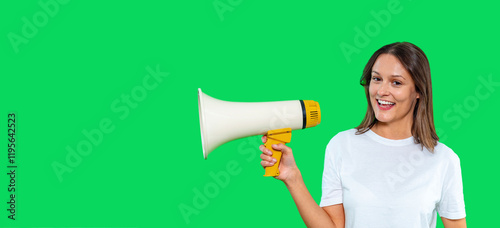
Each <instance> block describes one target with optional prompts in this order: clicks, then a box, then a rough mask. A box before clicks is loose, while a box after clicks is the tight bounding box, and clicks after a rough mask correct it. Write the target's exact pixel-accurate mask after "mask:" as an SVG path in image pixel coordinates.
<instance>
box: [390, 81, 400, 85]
mask: <svg viewBox="0 0 500 228" xmlns="http://www.w3.org/2000/svg"><path fill="white" fill-rule="evenodd" d="M392 84H394V85H396V86H400V85H402V83H401V82H400V81H393V82H392Z"/></svg>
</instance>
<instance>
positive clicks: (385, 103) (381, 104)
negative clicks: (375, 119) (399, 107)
mask: <svg viewBox="0 0 500 228" xmlns="http://www.w3.org/2000/svg"><path fill="white" fill-rule="evenodd" d="M377 105H378V108H379V109H380V110H389V109H391V108H392V107H394V105H396V103H394V102H390V101H384V100H379V99H377Z"/></svg>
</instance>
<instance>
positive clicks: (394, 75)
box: [372, 70, 406, 80]
mask: <svg viewBox="0 0 500 228" xmlns="http://www.w3.org/2000/svg"><path fill="white" fill-rule="evenodd" d="M372 73H375V74H378V75H380V73H379V72H377V71H374V70H373V71H372ZM391 76H392V77H400V78H403V79H404V80H406V78H405V77H403V75H399V74H393V75H391Z"/></svg>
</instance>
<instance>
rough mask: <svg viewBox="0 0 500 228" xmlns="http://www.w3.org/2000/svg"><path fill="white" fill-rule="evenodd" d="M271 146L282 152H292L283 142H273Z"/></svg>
mask: <svg viewBox="0 0 500 228" xmlns="http://www.w3.org/2000/svg"><path fill="white" fill-rule="evenodd" d="M272 147H273V149H275V150H280V151H281V152H282V153H283V154H292V149H291V148H290V147H288V146H285V144H283V143H280V144H273V145H272Z"/></svg>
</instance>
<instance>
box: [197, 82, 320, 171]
mask: <svg viewBox="0 0 500 228" xmlns="http://www.w3.org/2000/svg"><path fill="white" fill-rule="evenodd" d="M198 111H199V115H200V130H201V144H202V147H203V157H204V158H205V159H207V156H208V154H210V153H211V152H212V151H213V150H214V149H215V148H217V147H218V146H220V145H222V144H224V143H226V142H229V141H232V140H235V139H239V138H243V137H248V136H253V135H267V142H266V143H265V144H264V145H265V146H266V148H268V149H269V150H271V151H272V152H273V157H274V158H276V163H275V164H274V165H273V166H271V167H266V173H265V174H264V176H278V175H279V169H278V165H279V163H280V160H281V151H276V150H274V149H273V148H272V147H271V145H272V144H278V143H283V144H286V143H288V142H290V140H291V132H292V130H297V129H304V128H309V127H314V126H316V125H318V124H319V123H320V122H321V111H320V108H319V104H318V102H316V101H312V100H290V101H273V102H230V101H223V100H219V99H215V98H213V97H210V96H208V95H206V94H204V93H203V92H202V91H201V89H200V88H198Z"/></svg>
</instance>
